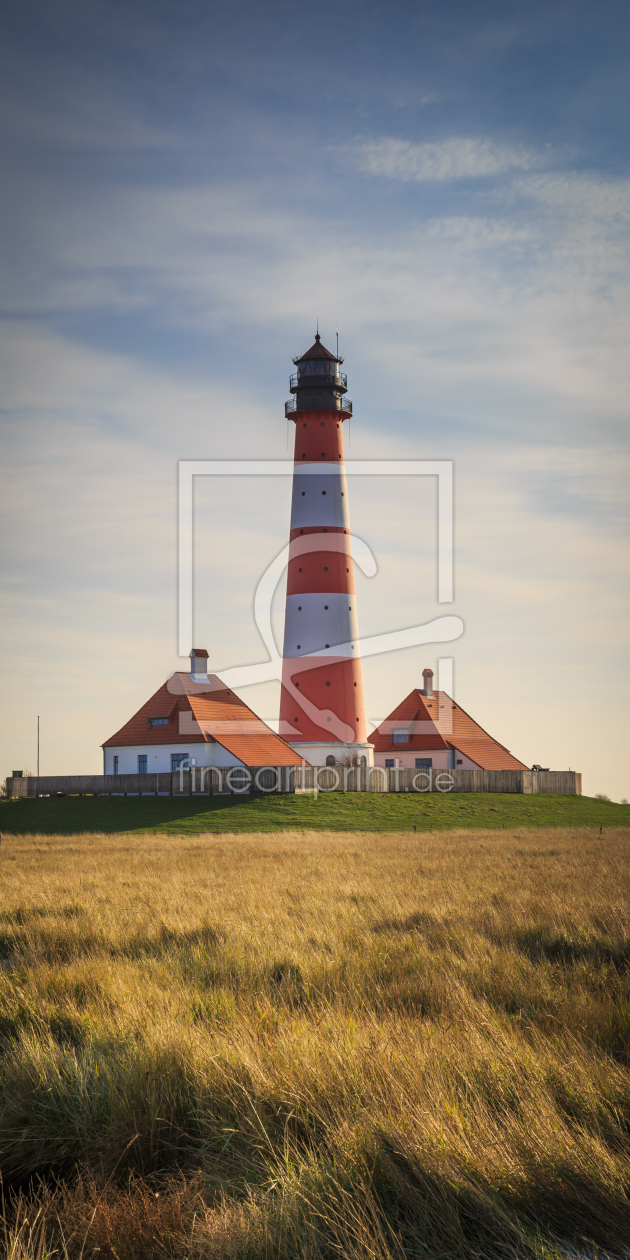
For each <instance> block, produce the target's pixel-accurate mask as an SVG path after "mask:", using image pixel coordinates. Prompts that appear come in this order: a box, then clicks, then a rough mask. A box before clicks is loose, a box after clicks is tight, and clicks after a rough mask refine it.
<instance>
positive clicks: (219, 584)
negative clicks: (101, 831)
mask: <svg viewBox="0 0 630 1260" xmlns="http://www.w3.org/2000/svg"><path fill="white" fill-rule="evenodd" d="M629 29H630V18H629V16H628V10H627V6H626V5H624V4H621V3H619V4H617V3H598V4H594V3H587V4H580V3H566V4H562V3H555V4H554V3H541V4H531V3H528V4H527V5H525V4H521V3H516V4H513V5H511V6H505V5H504V4H498V3H497V4H494V3H478V4H475V3H472V4H471V3H466V4H459V3H448V2H447V3H444V2H440V3H425V4H416V5H411V4H394V5H392V4H389V5H387V6H386V5H384V4H382V3H378V4H365V3H363V4H348V3H346V4H343V3H342V4H336V5H329V4H323V5H319V6H318V7H317V9H313V8H312V7H311V6H308V7H307V6H303V5H299V4H295V3H292V4H289V3H286V4H281V3H275V4H274V3H272V4H268V5H266V6H260V5H251V4H231V5H218V4H201V3H186V2H184V3H177V4H175V3H171V2H164V3H134V4H133V5H129V4H127V3H125V4H123V3H120V4H114V3H107V2H105V3H98V4H97V3H90V2H89V0H88V2H87V3H86V2H83V3H81V4H78V3H76V4H75V3H56V4H55V5H54V6H51V5H44V4H43V3H37V4H34V3H28V0H26V2H25V3H23V4H21V5H19V6H14V7H13V8H12V10H11V11H10V12H9V13H6V14H5V19H4V37H3V41H2V52H1V54H0V58H1V62H2V65H1V71H2V73H1V75H0V80H1V83H2V88H1V94H2V119H3V126H2V132H1V137H0V143H1V144H2V150H3V170H4V177H3V181H2V194H1V196H2V206H3V222H4V229H3V233H2V241H3V244H2V257H1V259H0V265H1V267H2V285H1V294H2V297H1V299H0V301H1V304H2V311H1V315H2V322H3V335H2V349H1V355H2V380H3V386H2V387H1V388H2V400H1V401H2V408H3V411H2V415H3V453H4V456H5V459H4V461H3V462H4V476H5V478H6V482H5V488H4V490H3V500H2V502H3V508H2V510H3V518H4V529H3V538H4V559H3V567H4V572H5V582H4V585H5V591H6V598H5V603H4V609H5V613H4V617H3V623H4V648H3V659H4V671H5V673H4V682H3V693H4V697H5V705H4V706H3V707H4V721H3V731H2V743H1V744H0V749H1V751H2V765H0V770H1V771H2V774H3V775H4V773H6V772H7V771H9V770H10V769H12V768H14V766H18V765H22V764H25V765H29V766H30V767H31V768H33V766H34V739H33V732H34V730H35V718H36V715H37V713H40V714H41V716H42V772H44V771H48V772H50V773H58V772H62V771H64V770H68V769H76V770H77V771H80V770H84V771H86V772H87V771H90V770H98V768H99V766H100V751H99V745H100V743H101V742H102V740H103V739H104V738H106V737H108V736H109V735H111V734H112V733H113V731H114V730H115V729H117V728H118V726H120V725H121V724H122V722H123V721H124V720H126V718H127V717H128V716H129V715H130V713H131V712H133V711H134V710H135V708H137V707H138V706H139V704H140V703H141V702H142V701H143V700H144V699H145V698H146V696H147V694H150V692H151V690H153V689H155V688H156V687H157V686H158V685H159V684H160V682H161V681H162V680H163V678H164V677H165V676H166V675H167V674H168V673H169V672H171V671H172V670H173V669H175V668H178V667H181V663H180V660H179V658H178V657H177V654H176V653H177V645H176V633H175V630H176V590H177V572H176V541H177V534H176V527H177V518H176V472H177V461H178V460H179V459H186V458H238V457H259V458H282V457H285V458H286V455H287V429H286V424H285V420H284V416H283V402H284V399H285V397H287V396H288V392H287V386H288V379H287V378H288V375H289V372H290V370H291V362H290V359H291V356H292V355H293V354H295V353H301V352H302V351H303V350H304V349H305V348H306V346H307V345H308V344H310V341H311V339H312V335H313V332H314V325H315V320H316V318H319V326H320V330H321V332H322V335H323V339H324V341H325V342H327V343H328V344H329V345H332V344H333V343H334V335H335V326H336V325H338V327H339V333H340V349H341V350H342V352H343V353H344V354H345V356H346V369H347V371H348V376H349V385H350V396H351V397H352V399H353V401H354V407H355V413H354V419H353V421H352V431H351V447H350V450H349V454H351V455H352V457H353V458H355V459H361V458H370V459H377V458H382V459H388V458H395V459H404V458H414V459H418V458H442V459H453V460H454V462H455V471H456V540H457V552H456V566H457V567H456V601H455V604H454V605H453V606H452V609H448V610H443V609H442V610H440V609H439V607H438V606H437V605H436V603H435V564H434V550H435V491H434V488H433V487H431V486H430V485H429V484H428V483H427V484H426V485H425V484H423V485H422V486H421V487H420V486H418V485H417V484H415V483H412V482H411V481H410V482H409V484H408V485H407V486H405V488H404V489H403V490H401V486H400V484H399V483H394V482H393V480H392V479H390V480H388V479H386V478H385V479H384V480H383V482H382V484H379V487H378V490H375V489H374V488H373V487H370V488H369V489H368V488H367V487H366V485H363V484H362V485H359V483H358V482H357V483H356V488H355V486H353V487H352V491H351V492H352V501H351V511H352V519H353V526H354V528H355V530H356V532H357V533H358V534H360V536H361V537H363V538H364V539H365V540H366V541H367V542H368V543H369V545H370V546H371V548H372V549H373V551H374V554H375V555H376V557H377V560H378V574H377V576H376V577H375V578H372V579H369V580H368V579H363V578H362V579H360V583H359V614H360V625H361V628H362V632H363V633H364V634H373V633H382V632H384V631H385V630H387V629H393V628H399V627H404V626H407V625H412V624H415V623H416V622H418V621H421V620H429V619H430V618H431V617H433V616H435V615H438V614H439V612H440V611H453V612H456V613H457V615H459V616H461V617H462V618H463V619H464V622H465V624H466V631H465V634H464V636H463V637H462V639H461V640H460V641H458V642H457V643H456V644H454V645H453V655H454V658H455V679H456V693H457V697H458V700H459V701H460V703H462V704H463V705H464V707H465V708H467V709H468V710H469V711H470V712H472V713H473V714H474V715H475V716H476V717H477V719H478V720H479V721H481V722H482V724H484V725H486V726H487V727H488V728H489V729H490V730H491V732H492V733H493V734H495V735H496V737H497V738H499V739H500V740H501V741H502V742H504V743H505V744H507V746H508V747H510V748H511V750H512V751H513V752H515V753H516V754H517V755H518V756H520V757H522V758H523V760H525V761H527V762H530V763H531V762H532V761H539V762H541V763H543V764H551V765H552V766H554V767H555V768H565V767H566V766H567V765H570V766H572V767H573V768H578V769H582V770H583V772H584V775H585V790H586V791H590V792H596V791H606V792H609V793H610V794H611V795H612V796H615V797H616V798H617V799H618V798H619V797H620V796H623V795H628V796H630V782H629V779H628V772H627V751H626V750H627V724H626V723H627V719H626V716H625V715H626V714H627V712H628V698H627V647H626V641H627V632H626V624H627V596H626V591H627V587H628V579H627V541H626V539H627V527H626V519H627V517H626V507H625V505H626V500H627V478H628V473H627V433H628V402H627V400H628V380H627V376H628V369H627V360H628V352H627V342H628V313H627V312H628V205H629V201H628V192H629V179H628V99H627V98H628V84H629V82H630V76H629V74H628V60H629V57H628V52H629V48H628V45H629V39H628V35H629ZM288 494H289V490H288V486H286V485H285V484H284V482H282V483H281V482H278V483H274V488H273V490H272V491H271V492H270V490H269V485H268V484H266V485H263V484H262V482H261V483H260V484H259V485H256V486H254V485H253V483H248V484H247V485H245V484H243V485H242V486H239V485H237V483H236V482H234V483H232V484H230V485H229V486H219V485H218V484H217V483H212V482H210V481H208V482H207V483H205V484H204V485H203V486H202V485H199V487H198V491H197V498H196V512H197V517H196V565H197V568H196V623H195V625H196V630H195V633H196V637H197V638H198V639H199V640H200V646H202V645H205V646H206V647H207V648H208V650H209V651H210V655H211V661H212V664H213V666H214V668H215V669H217V670H220V669H221V668H227V667H229V666H232V665H236V664H239V663H243V664H245V663H249V662H251V661H255V660H259V659H261V655H263V656H264V651H262V650H261V644H260V639H259V636H258V632H257V630H256V627H255V624H254V621H253V615H252V597H253V589H254V586H255V583H256V580H257V577H258V576H260V574H261V572H263V571H264V569H265V568H266V566H267V565H268V564H269V563H270V561H271V560H272V559H273V557H274V556H275V555H276V554H277V553H278V552H279V551H280V549H281V547H282V546H283V544H284V542H285V540H286V532H287V529H288V514H289V497H288ZM235 555H236V556H237V559H236V562H235V559H234V557H235ZM276 605H277V606H276V608H275V620H276V626H277V632H278V634H279V636H280V637H281V625H282V600H281V597H280V595H279V596H278V598H277V600H276ZM440 650H441V649H438V648H437V647H435V648H434V647H428V648H424V649H420V648H415V649H407V650H405V651H401V652H397V653H395V654H392V655H391V656H390V657H389V658H383V659H380V660H376V659H373V660H372V661H370V662H369V663H367V662H366V669H365V682H366V700H367V708H368V713H369V714H370V716H372V717H374V718H375V719H377V718H381V717H383V716H385V714H386V713H387V712H389V710H390V709H391V708H392V707H393V706H394V704H395V703H397V702H398V700H399V699H400V698H401V697H402V696H403V695H404V694H406V692H407V691H409V690H410V689H411V687H412V686H415V685H419V680H420V677H421V671H422V668H423V666H424V665H425V664H428V665H431V666H432V667H433V668H435V660H436V656H437V654H438V651H440ZM243 694H244V696H245V698H246V699H247V701H248V703H251V704H252V705H253V707H255V708H257V710H258V711H259V712H260V713H261V715H262V716H263V717H266V718H273V717H274V716H275V715H276V713H277V690H276V689H275V685H272V684H267V685H265V686H263V687H260V688H251V689H249V691H248V693H247V694H245V693H243Z"/></svg>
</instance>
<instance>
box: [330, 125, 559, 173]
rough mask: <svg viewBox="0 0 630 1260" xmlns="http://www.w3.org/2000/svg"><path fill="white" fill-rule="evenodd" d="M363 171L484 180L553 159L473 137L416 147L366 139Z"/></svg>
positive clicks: (360, 149)
mask: <svg viewBox="0 0 630 1260" xmlns="http://www.w3.org/2000/svg"><path fill="white" fill-rule="evenodd" d="M354 154H355V160H356V163H357V166H358V168H359V170H362V171H366V172H367V173H368V174H369V175H380V176H384V177H385V178H386V179H401V180H407V181H409V180H413V181H417V182H419V181H421V180H449V179H484V178H488V177H489V176H492V175H501V174H503V173H504V172H505V171H513V170H520V171H531V170H535V169H537V168H539V167H541V166H545V165H546V164H547V162H548V161H549V156H548V155H547V154H545V153H539V152H536V151H535V150H533V149H527V148H525V146H524V145H507V144H497V143H496V142H495V141H493V140H489V139H484V138H475V137H471V136H453V137H451V138H450V139H448V140H441V141H439V142H437V143H431V142H430V143H425V144H413V143H412V142H411V141H409V140H396V139H394V138H393V137H392V136H386V137H384V138H383V139H382V140H366V141H364V142H363V143H362V144H359V145H357V146H356V148H355V149H354Z"/></svg>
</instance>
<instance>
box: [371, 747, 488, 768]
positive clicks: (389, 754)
mask: <svg viewBox="0 0 630 1260" xmlns="http://www.w3.org/2000/svg"><path fill="white" fill-rule="evenodd" d="M416 757H419V758H420V757H430V758H431V760H432V762H433V769H434V770H478V769H479V766H478V764H477V762H476V761H471V760H470V757H465V756H464V754H463V753H460V752H457V750H455V749H454V750H451V749H450V748H437V749H436V750H435V752H432V751H431V749H430V748H427V749H426V751H425V750H424V749H423V751H422V752H417V751H416V750H414V751H413V752H410V751H409V750H406V749H405V747H404V745H400V744H397V745H395V746H394V748H390V749H389V750H388V751H385V752H375V753H374V765H375V766H384V765H385V762H386V761H393V762H394V764H395V765H397V766H400V768H401V770H414V769H415V765H416Z"/></svg>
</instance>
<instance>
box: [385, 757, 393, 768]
mask: <svg viewBox="0 0 630 1260" xmlns="http://www.w3.org/2000/svg"><path fill="white" fill-rule="evenodd" d="M385 769H386V770H393V769H394V760H393V758H392V759H391V760H388V759H387V758H385Z"/></svg>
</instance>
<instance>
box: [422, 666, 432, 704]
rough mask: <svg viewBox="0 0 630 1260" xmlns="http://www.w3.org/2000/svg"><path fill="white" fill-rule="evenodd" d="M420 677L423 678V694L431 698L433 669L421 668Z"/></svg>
mask: <svg viewBox="0 0 630 1260" xmlns="http://www.w3.org/2000/svg"><path fill="white" fill-rule="evenodd" d="M422 677H423V679H424V694H425V696H429V698H432V697H433V670H432V669H423V671H422Z"/></svg>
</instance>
